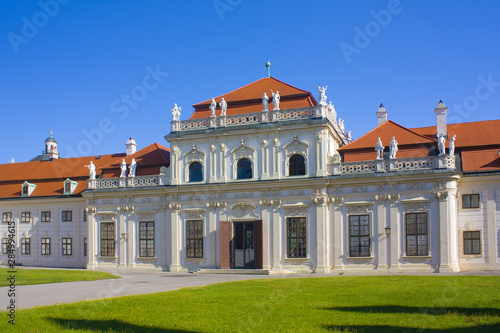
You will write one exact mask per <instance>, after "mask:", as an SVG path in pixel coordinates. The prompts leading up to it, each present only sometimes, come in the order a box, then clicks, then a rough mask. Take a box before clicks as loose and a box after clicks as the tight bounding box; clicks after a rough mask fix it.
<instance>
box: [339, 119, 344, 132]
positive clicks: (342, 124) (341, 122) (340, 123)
mask: <svg viewBox="0 0 500 333" xmlns="http://www.w3.org/2000/svg"><path fill="white" fill-rule="evenodd" d="M338 125H339V127H340V130H341V131H342V133H344V131H345V127H344V121H343V120H342V118H339V121H338Z"/></svg>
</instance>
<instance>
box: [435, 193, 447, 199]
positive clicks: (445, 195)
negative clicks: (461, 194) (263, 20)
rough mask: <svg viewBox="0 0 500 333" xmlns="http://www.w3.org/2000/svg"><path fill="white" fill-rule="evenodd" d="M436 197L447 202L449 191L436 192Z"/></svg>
mask: <svg viewBox="0 0 500 333" xmlns="http://www.w3.org/2000/svg"><path fill="white" fill-rule="evenodd" d="M434 197H435V198H436V199H439V200H446V198H448V191H436V192H434Z"/></svg>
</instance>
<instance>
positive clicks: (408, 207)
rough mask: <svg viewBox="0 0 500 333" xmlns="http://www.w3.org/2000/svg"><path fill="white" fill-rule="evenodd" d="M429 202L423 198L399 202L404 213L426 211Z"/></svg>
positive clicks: (429, 200)
mask: <svg viewBox="0 0 500 333" xmlns="http://www.w3.org/2000/svg"><path fill="white" fill-rule="evenodd" d="M431 202H432V200H431V199H427V198H425V197H418V198H412V199H405V200H401V203H402V204H403V205H404V206H405V211H422V210H428V209H429V205H430V203H431Z"/></svg>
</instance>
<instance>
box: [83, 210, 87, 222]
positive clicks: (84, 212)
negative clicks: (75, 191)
mask: <svg viewBox="0 0 500 333" xmlns="http://www.w3.org/2000/svg"><path fill="white" fill-rule="evenodd" d="M83 222H87V210H86V209H84V210H83Z"/></svg>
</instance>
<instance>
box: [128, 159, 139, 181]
mask: <svg viewBox="0 0 500 333" xmlns="http://www.w3.org/2000/svg"><path fill="white" fill-rule="evenodd" d="M128 169H129V172H128V176H129V177H135V171H136V170H137V162H136V161H135V158H133V159H132V162H131V163H130V165H129V167H128Z"/></svg>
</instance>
